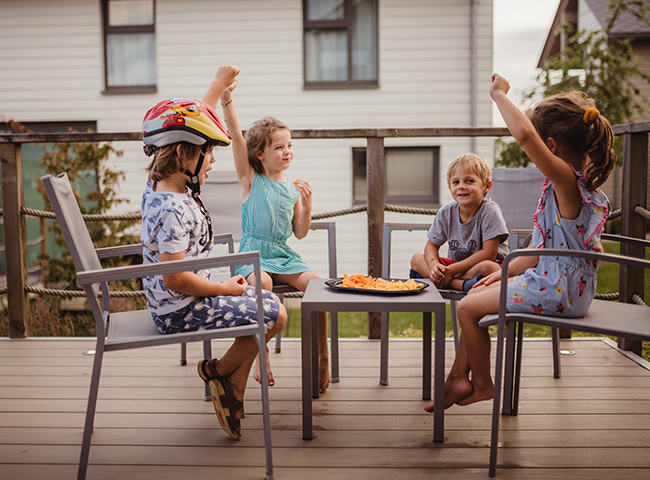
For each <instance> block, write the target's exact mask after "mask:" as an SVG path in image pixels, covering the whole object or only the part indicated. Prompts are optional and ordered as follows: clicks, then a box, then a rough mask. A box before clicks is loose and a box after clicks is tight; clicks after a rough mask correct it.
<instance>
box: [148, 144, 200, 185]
mask: <svg viewBox="0 0 650 480" xmlns="http://www.w3.org/2000/svg"><path fill="white" fill-rule="evenodd" d="M177 147H180V148H178V152H177ZM200 154H201V146H200V145H193V144H191V143H187V142H177V143H172V144H170V145H165V146H164V147H160V148H159V149H158V150H156V153H154V157H153V160H152V161H151V163H150V164H149V165H147V167H146V168H145V170H146V171H147V172H148V173H149V180H151V181H152V182H159V181H161V180H164V179H165V178H167V177H169V176H170V175H173V174H174V173H177V172H184V171H185V170H187V166H188V165H189V164H190V163H192V162H193V161H194V160H196V159H197V158H199V155H200Z"/></svg>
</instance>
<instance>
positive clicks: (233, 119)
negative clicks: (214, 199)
mask: <svg viewBox="0 0 650 480" xmlns="http://www.w3.org/2000/svg"><path fill="white" fill-rule="evenodd" d="M235 88H237V80H235V81H234V82H233V83H231V84H230V85H229V86H228V88H226V89H225V90H224V91H223V93H222V94H221V107H222V108H223V117H224V120H225V122H226V126H227V127H228V133H230V139H231V142H232V143H231V145H232V155H233V158H234V160H235V171H236V172H237V179H238V180H239V184H240V185H241V188H242V200H244V199H246V198H247V197H248V194H249V193H250V191H251V185H252V184H253V176H254V175H255V170H253V167H252V166H251V164H250V163H249V162H248V150H247V149H246V141H245V140H244V134H243V133H242V129H241V123H240V122H239V118H238V117H237V112H236V111H235V105H234V102H233V97H232V92H233V91H234V90H235Z"/></svg>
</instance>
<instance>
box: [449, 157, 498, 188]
mask: <svg viewBox="0 0 650 480" xmlns="http://www.w3.org/2000/svg"><path fill="white" fill-rule="evenodd" d="M458 167H464V168H466V169H468V170H471V171H473V172H474V173H475V174H476V175H477V176H478V178H480V179H481V181H482V182H483V185H484V186H487V184H488V183H490V182H491V181H492V169H491V168H490V166H489V165H488V163H487V162H486V161H485V159H484V158H483V157H481V156H479V155H476V154H475V153H463V154H462V155H461V156H459V157H456V158H455V159H454V161H452V162H451V164H449V168H448V169H447V185H449V184H450V183H451V176H452V175H453V174H454V172H455V171H456V169H457V168H458Z"/></svg>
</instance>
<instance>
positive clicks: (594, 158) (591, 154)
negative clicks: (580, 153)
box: [584, 115, 616, 191]
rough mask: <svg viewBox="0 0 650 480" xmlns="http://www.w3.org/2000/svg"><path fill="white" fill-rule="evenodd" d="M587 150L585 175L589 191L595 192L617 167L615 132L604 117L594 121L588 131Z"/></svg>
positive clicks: (599, 116) (598, 117) (600, 116)
mask: <svg viewBox="0 0 650 480" xmlns="http://www.w3.org/2000/svg"><path fill="white" fill-rule="evenodd" d="M585 150H586V153H587V161H586V162H585V172H584V174H585V176H586V177H587V189H588V190H590V191H594V190H596V189H597V188H598V187H600V186H601V185H602V184H603V183H605V181H606V180H607V178H608V177H609V175H610V173H612V170H614V167H615V165H616V153H614V132H613V131H612V127H611V125H610V124H609V121H607V119H606V118H605V117H603V116H602V115H598V116H597V117H596V118H595V119H594V121H593V123H592V124H591V126H590V127H589V130H588V131H587V137H586V139H585Z"/></svg>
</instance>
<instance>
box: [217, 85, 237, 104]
mask: <svg viewBox="0 0 650 480" xmlns="http://www.w3.org/2000/svg"><path fill="white" fill-rule="evenodd" d="M238 82H239V80H237V79H235V81H234V82H232V83H231V84H230V85H228V87H227V88H226V89H225V90H224V91H223V93H222V94H221V104H222V105H226V104H227V103H230V101H231V100H232V92H233V90H234V89H235V88H237V83H238Z"/></svg>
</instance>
